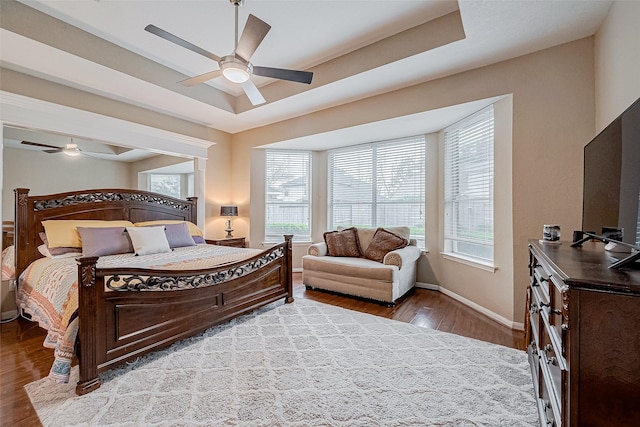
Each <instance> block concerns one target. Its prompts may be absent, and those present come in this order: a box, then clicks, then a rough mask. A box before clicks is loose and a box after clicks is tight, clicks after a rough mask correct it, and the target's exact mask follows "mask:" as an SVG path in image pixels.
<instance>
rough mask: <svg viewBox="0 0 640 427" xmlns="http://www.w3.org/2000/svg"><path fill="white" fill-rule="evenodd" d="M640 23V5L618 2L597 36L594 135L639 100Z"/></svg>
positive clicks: (637, 2) (613, 6)
mask: <svg viewBox="0 0 640 427" xmlns="http://www.w3.org/2000/svg"><path fill="white" fill-rule="evenodd" d="M639 22H640V2H639V1H616V2H614V3H613V5H611V9H609V15H608V16H607V18H606V19H605V20H604V22H603V23H602V25H601V26H600V29H599V30H598V32H597V33H596V37H595V67H596V127H595V133H598V132H600V131H601V130H602V129H604V128H605V127H606V126H607V125H608V124H609V123H611V122H612V121H613V120H614V119H615V118H616V117H618V115H620V113H622V112H623V111H624V110H625V109H626V108H627V107H629V106H630V105H631V104H632V103H633V102H634V101H635V100H636V99H638V98H639V97H640V46H639V44H640V25H639V24H638V23H639ZM595 133H594V134H595Z"/></svg>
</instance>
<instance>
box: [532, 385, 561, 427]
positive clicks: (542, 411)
mask: <svg viewBox="0 0 640 427" xmlns="http://www.w3.org/2000/svg"><path fill="white" fill-rule="evenodd" d="M539 386H540V391H539V393H538V396H537V403H538V414H539V416H540V423H541V424H542V425H543V426H547V427H560V426H561V425H562V418H561V416H560V412H559V410H558V407H557V406H556V402H555V401H554V400H553V397H552V395H551V394H550V393H549V389H548V385H547V383H546V382H545V381H541V382H540V385H539Z"/></svg>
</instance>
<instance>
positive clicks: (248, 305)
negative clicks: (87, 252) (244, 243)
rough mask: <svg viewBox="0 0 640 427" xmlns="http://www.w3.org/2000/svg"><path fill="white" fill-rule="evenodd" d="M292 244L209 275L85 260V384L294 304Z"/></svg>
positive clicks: (87, 387)
mask: <svg viewBox="0 0 640 427" xmlns="http://www.w3.org/2000/svg"><path fill="white" fill-rule="evenodd" d="M291 239H292V236H290V235H287V236H285V242H284V243H282V244H280V245H277V246H274V247H273V248H271V249H269V250H267V251H264V252H262V253H260V254H258V255H256V256H254V257H252V258H249V259H247V260H244V261H240V262H236V263H233V264H227V265H223V266H220V267H217V268H214V269H208V270H190V271H166V270H165V271H158V270H154V271H151V270H142V269H131V270H126V271H123V270H118V271H115V270H113V269H99V268H97V267H96V263H97V260H98V259H97V258H81V259H79V260H78V264H79V268H78V280H79V283H80V286H79V308H78V310H79V312H78V314H79V332H78V339H79V342H78V346H79V348H78V353H79V360H80V379H79V382H78V384H77V386H76V393H77V394H86V393H89V392H90V391H92V390H95V389H96V388H98V387H100V378H99V376H98V374H99V373H100V372H103V371H105V370H107V369H110V368H112V367H114V366H116V365H118V364H121V363H123V362H125V361H129V360H133V359H135V358H136V357H139V356H141V355H143V354H146V353H148V352H150V351H153V350H156V349H159V348H162V347H165V346H168V345H169V344H172V343H174V342H176V341H179V340H181V339H184V338H187V337H189V336H192V335H195V334H197V333H199V332H202V331H204V330H206V329H207V328H210V327H211V326H213V325H216V324H218V323H221V322H224V321H227V320H229V319H232V318H234V317H237V316H240V315H242V314H245V313H248V312H250V311H252V310H255V309H256V308H259V307H262V306H264V305H266V304H269V303H271V302H273V301H277V300H278V299H280V298H285V301H286V302H287V303H289V302H292V301H293V287H292V277H291Z"/></svg>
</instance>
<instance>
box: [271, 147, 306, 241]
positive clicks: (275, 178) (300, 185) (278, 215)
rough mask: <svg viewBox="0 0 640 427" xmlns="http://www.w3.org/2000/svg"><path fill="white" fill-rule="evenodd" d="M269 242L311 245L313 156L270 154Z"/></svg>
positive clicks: (283, 152)
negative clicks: (289, 236) (285, 239)
mask: <svg viewBox="0 0 640 427" xmlns="http://www.w3.org/2000/svg"><path fill="white" fill-rule="evenodd" d="M265 170H266V179H265V187H266V188H265V200H266V206H265V240H266V241H267V242H280V241H282V239H283V236H284V235H285V234H293V236H294V237H293V240H294V241H311V226H310V224H311V214H310V212H311V202H310V194H311V153H310V152H305V151H282V150H267V151H266V168H265Z"/></svg>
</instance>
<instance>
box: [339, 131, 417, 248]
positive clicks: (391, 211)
mask: <svg viewBox="0 0 640 427" xmlns="http://www.w3.org/2000/svg"><path fill="white" fill-rule="evenodd" d="M424 179H425V138H424V136H416V137H409V138H402V139H397V140H392V141H384V142H377V143H372V144H365V145H359V146H354V147H347V148H341V149H336V150H331V151H329V194H328V198H329V227H330V228H331V229H335V228H336V227H339V226H343V227H350V226H355V227H392V226H402V225H405V226H409V227H410V229H411V238H414V239H416V240H417V241H418V246H420V247H424V206H425V202H424V197H425V196H424V191H425V189H424V184H425V183H424Z"/></svg>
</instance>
